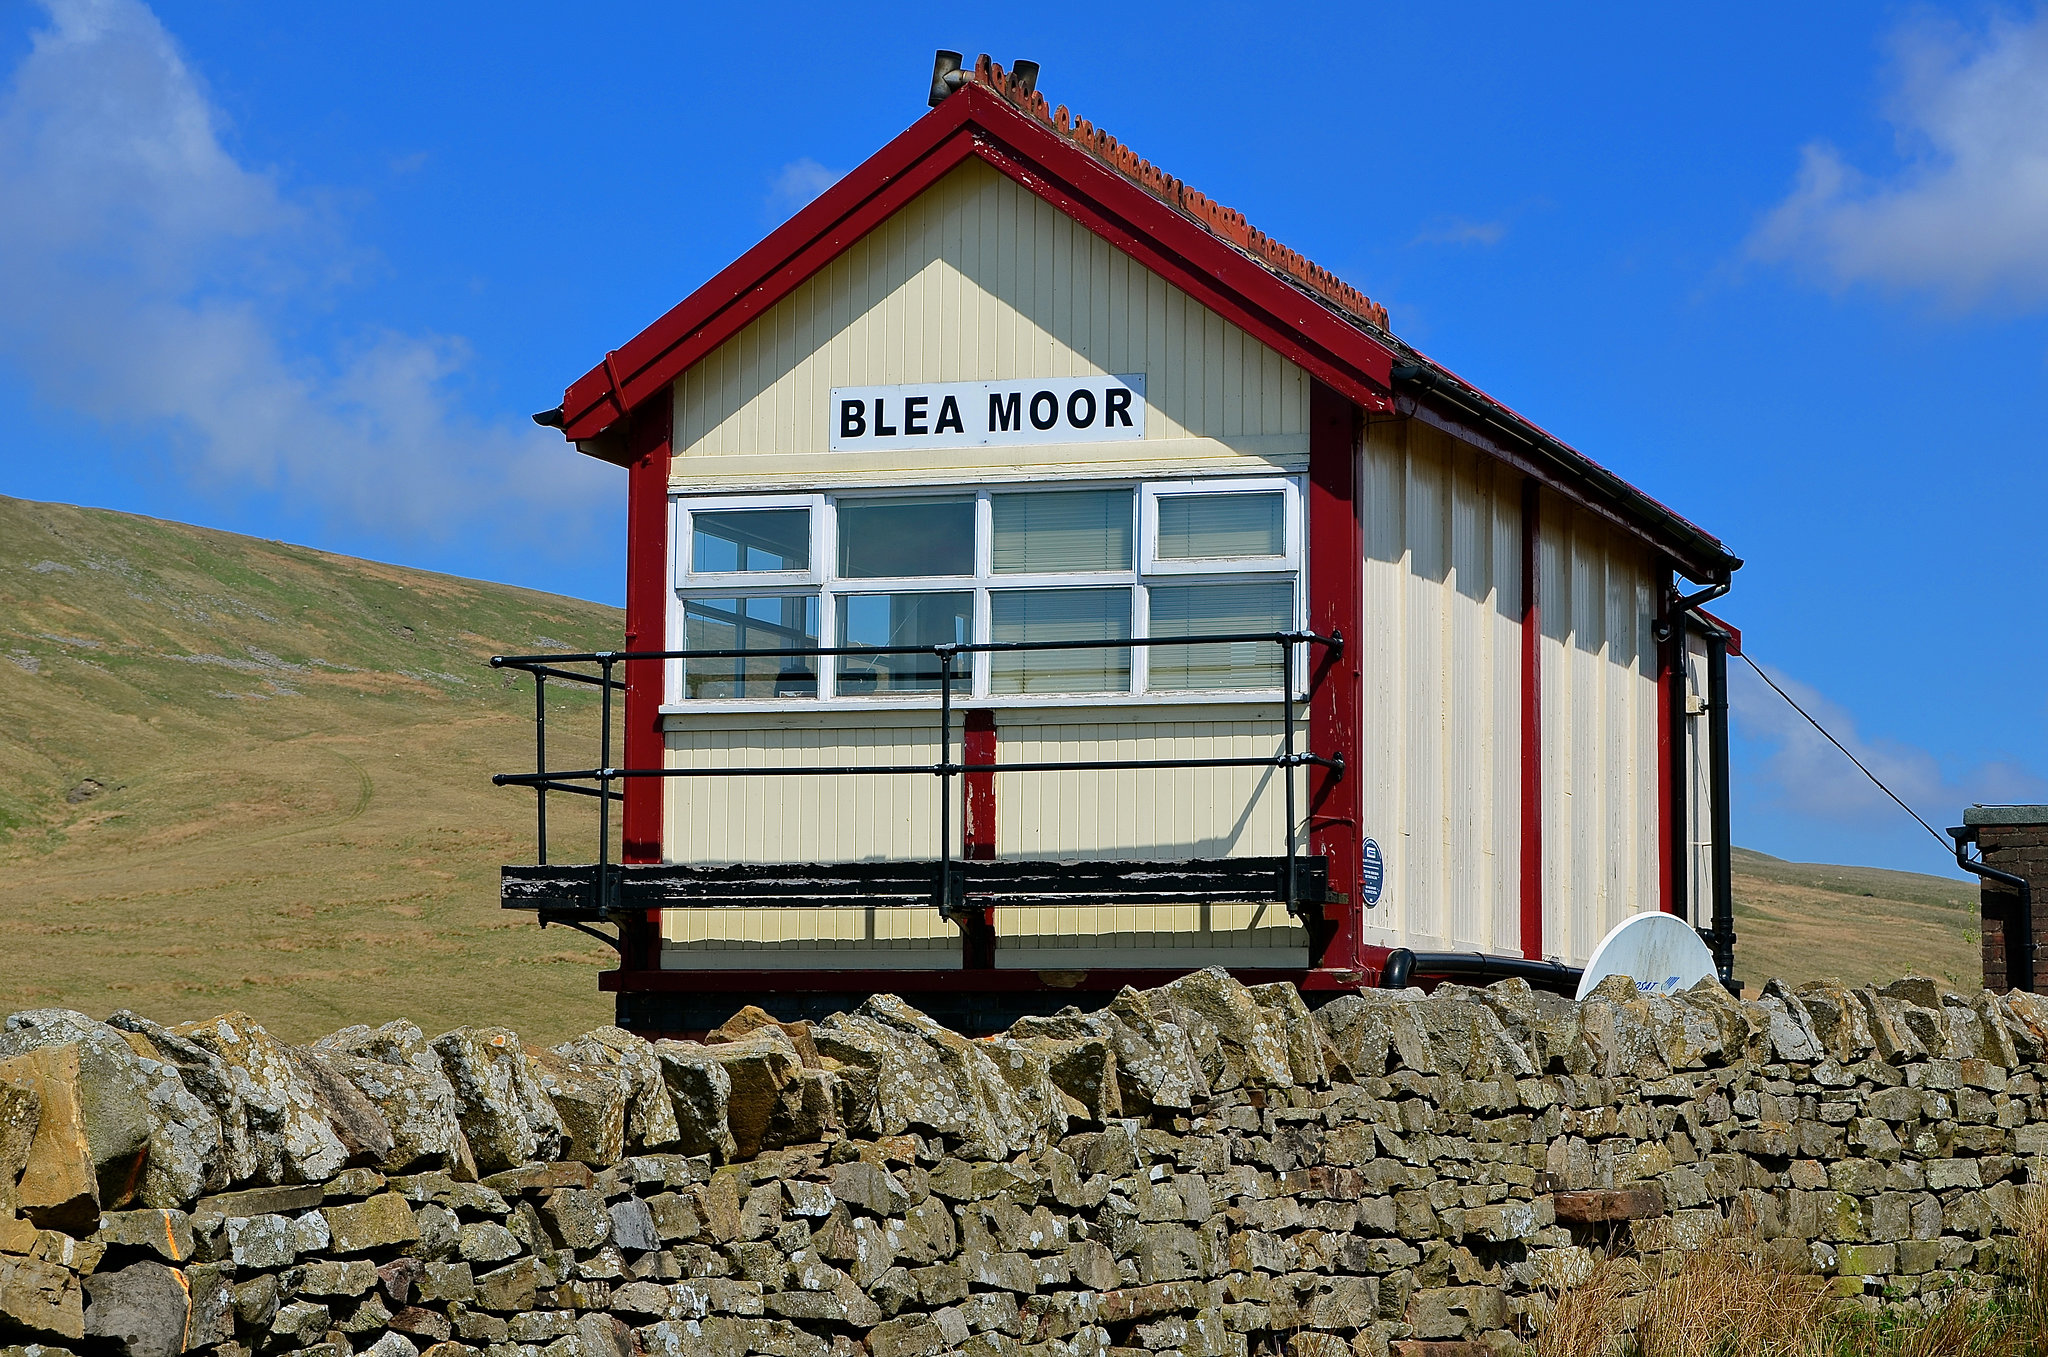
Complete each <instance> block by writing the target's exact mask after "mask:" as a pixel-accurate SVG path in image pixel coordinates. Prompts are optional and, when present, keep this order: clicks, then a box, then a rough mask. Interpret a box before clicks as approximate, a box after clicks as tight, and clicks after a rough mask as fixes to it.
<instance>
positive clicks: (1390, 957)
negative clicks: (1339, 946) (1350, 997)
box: [1380, 947, 1585, 997]
mask: <svg viewBox="0 0 2048 1357" xmlns="http://www.w3.org/2000/svg"><path fill="white" fill-rule="evenodd" d="M1418 974H1421V975H1427V976H1430V977H1432V978H1433V979H1438V980H1449V979H1453V978H1470V979H1474V980H1480V981H1493V980H1506V979H1508V978H1510V977H1511V976H1519V977H1521V978H1522V979H1524V980H1526V981H1528V982H1529V983H1530V984H1531V985H1534V986H1535V987H1536V988H1537V989H1547V990H1552V991H1554V992H1556V993H1558V994H1563V995H1566V996H1568V997H1575V996H1576V995H1577V994H1578V992H1579V977H1580V976H1582V975H1584V974H1585V972H1584V971H1582V970H1580V969H1579V968H1578V967H1576V966H1566V965H1564V964H1563V963H1561V962H1556V961H1529V960H1527V959H1525V958H1523V957H1518V956H1517V957H1507V956H1488V955H1487V954H1486V953H1484V952H1413V951H1410V950H1409V949H1408V948H1406V947H1396V948H1395V949H1394V950H1393V951H1391V952H1389V953H1387V960H1386V964H1385V965H1383V966H1381V967H1380V988H1381V989H1406V988H1408V986H1409V984H1410V983H1411V982H1412V979H1413V977H1414V976H1416V975H1418Z"/></svg>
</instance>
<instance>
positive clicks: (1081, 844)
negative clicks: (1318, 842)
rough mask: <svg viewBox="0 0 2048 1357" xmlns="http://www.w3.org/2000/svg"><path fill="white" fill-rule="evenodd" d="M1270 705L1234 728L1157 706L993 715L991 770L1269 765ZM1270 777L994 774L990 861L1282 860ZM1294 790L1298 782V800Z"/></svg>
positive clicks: (1265, 772) (1278, 786) (1273, 721)
mask: <svg viewBox="0 0 2048 1357" xmlns="http://www.w3.org/2000/svg"><path fill="white" fill-rule="evenodd" d="M1277 707H1278V704H1277V703H1275V704H1270V705H1268V706H1267V707H1266V708H1265V710H1269V711H1274V712H1275V714H1274V715H1273V716H1271V717H1270V718H1267V719H1254V718H1250V717H1248V718H1247V719H1245V720H1241V721H1213V720H1177V719H1175V718H1174V717H1173V715H1172V714H1171V713H1170V712H1161V711H1159V710H1158V709H1156V708H1155V709H1153V710H1152V711H1149V712H1148V711H1143V710H1140V711H1133V712H1130V713H1129V714H1128V715H1120V716H1115V717H1091V718H1088V719H1076V720H1071V721H1063V720H1059V719H1058V718H1057V717H1055V716H1053V714H1052V713H1049V712H1048V713H1044V714H1042V715H1041V717H1040V719H1038V720H1033V721H1029V722H1006V721H1004V719H1003V718H1002V716H1000V715H999V716H998V717H997V724H996V762H998V763H1014V762H1027V761H1028V762H1052V761H1058V760H1075V759H1196V758H1202V759H1212V758H1270V757H1272V756H1273V755H1275V754H1277V753H1279V752H1280V748H1281V722H1280V718H1279V715H1278V714H1277ZM1303 728H1304V731H1305V728H1306V722H1304V723H1303ZM1296 748H1297V749H1305V748H1307V737H1306V734H1305V733H1303V732H1300V731H1298V732H1297V734H1296ZM1280 776H1281V774H1280V771H1279V770H1278V769H1274V768H1185V769H1165V770H1157V771H1150V770H1145V771H1140V770H1133V771H1126V772H1107V773H1101V772H1078V773H998V774H997V775H996V856H997V857H1001V858H1023V859H1033V860H1040V861H1050V860H1058V859H1061V858H1094V859H1116V858H1137V859H1157V860H1172V859H1179V858H1227V857H1256V856H1260V855H1262V854H1277V853H1284V852H1286V851H1287V830H1286V805H1285V796H1286V792H1285V787H1284V786H1283V784H1282V783H1281V782H1280ZM1296 777H1297V779H1299V778H1300V777H1301V774H1300V773H1299V772H1298V771H1297V773H1296ZM1304 785H1305V784H1304V783H1303V782H1302V781H1299V780H1297V782H1296V784H1295V788H1296V792H1297V794H1299V793H1301V792H1302V789H1303V787H1304ZM1299 804H1302V805H1305V804H1306V799H1305V797H1301V798H1300V799H1299Z"/></svg>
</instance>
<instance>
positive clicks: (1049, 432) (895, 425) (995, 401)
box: [831, 372, 1145, 452]
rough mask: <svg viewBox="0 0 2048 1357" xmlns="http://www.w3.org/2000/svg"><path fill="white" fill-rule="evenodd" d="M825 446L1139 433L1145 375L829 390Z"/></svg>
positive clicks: (987, 444) (958, 444) (1082, 438)
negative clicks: (828, 433)
mask: <svg viewBox="0 0 2048 1357" xmlns="http://www.w3.org/2000/svg"><path fill="white" fill-rule="evenodd" d="M831 419H832V443H831V447H832V451H834V452H917V451H921V450H923V449H926V448H991V447H1011V446H1024V445H1028V444H1032V443H1121V442H1124V441H1126V440H1128V439H1135V438H1143V437H1144V436H1145V374H1144V373H1142V372H1138V373H1130V374H1128V375H1122V376H1116V377H1044V378H1040V379H1038V380H1036V381H1021V382H1018V381H1004V382H924V383H912V384H910V385H906V386H835V387H833V388H832V410H831Z"/></svg>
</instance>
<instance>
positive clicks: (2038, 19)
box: [1750, 11, 2048, 306]
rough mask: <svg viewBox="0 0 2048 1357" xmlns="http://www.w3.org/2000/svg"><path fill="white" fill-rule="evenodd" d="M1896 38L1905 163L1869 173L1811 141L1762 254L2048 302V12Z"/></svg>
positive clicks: (1954, 297) (1878, 279)
mask: <svg viewBox="0 0 2048 1357" xmlns="http://www.w3.org/2000/svg"><path fill="white" fill-rule="evenodd" d="M1894 46H1895V55H1896V58H1897V80H1896V86H1897V87H1896V90H1895V92H1894V94H1893V97H1892V99H1891V103H1890V109H1889V117H1890V120H1891V122H1892V123H1893V125H1894V126H1895V127H1896V129H1897V132H1898V142H1899V149H1900V153H1901V159H1902V162H1903V163H1902V165H1901V166H1900V167H1899V168H1898V169H1897V170H1896V171H1894V172H1892V173H1889V174H1885V175H1872V174H1866V173H1864V172H1862V171H1859V170H1858V169H1857V168H1856V167H1854V166H1852V165H1850V164H1848V163H1847V162H1845V161H1844V160H1843V158H1842V156H1841V153H1840V152H1839V151H1837V150H1836V149H1835V148H1834V147H1832V146H1829V145H1826V144H1824V143H1815V144H1813V145H1809V146H1807V147H1806V148H1805V151H1804V156H1803V162H1802V164H1801V166H1800V170H1799V175H1798V179H1797V182H1796V185H1795V187H1794V188H1793V190H1792V192H1791V194H1790V195H1789V196H1788V197H1787V198H1786V199H1785V200H1784V202H1782V203H1780V204H1779V205H1778V206H1777V207H1776V208H1775V209H1773V210H1772V211H1771V212H1770V214H1769V215H1768V216H1766V217H1765V218H1764V220H1763V222H1762V223H1761V224H1760V225H1759V226H1758V228H1757V230H1756V232H1755V234H1754V235H1753V236H1752V237H1751V240H1750V251H1751V253H1752V255H1754V256H1755V257H1758V258H1764V259H1775V260H1786V261H1791V262H1794V263H1797V264H1800V265H1803V266H1805V267H1808V268H1811V269H1813V270H1815V271H1817V272H1818V273H1820V274H1821V275H1822V276H1824V277H1826V278H1828V279H1829V280H1831V281H1832V282H1834V283H1835V284H1837V285H1846V284H1850V283H1858V282H1869V283H1875V284H1878V285H1880V286H1883V287H1889V288H1897V289H1912V290H1926V291H1930V292H1933V293H1936V294H1938V295H1940V296H1943V297H1944V298H1945V299H1947V300H1948V301H1950V302H1951V303H1953V304H1956V305H1960V306H1968V305H1973V304H1976V303H1979V302H1983V301H1986V300H1990V299H1993V298H1996V299H1998V300H1999V301H2001V302H2004V303H2005V304H2008V305H2010V304H2019V305H2031V304H2038V303H2040V302H2043V301H2048V11H2037V12H2036V13H2035V15H2034V17H2033V18H2032V20H2031V21H2024V22H2023V21H2020V20H2016V19H2012V18H2007V17H1994V18H1993V19H1992V20H1991V21H1990V23H1989V24H1988V26H1987V27H1986V28H1985V29H1984V30H1983V31H1982V32H1980V33H1974V34H1964V33H1962V32H1959V31H1958V30H1956V29H1954V28H1951V27H1939V26H1934V25H1931V24H1929V25H1920V26H1916V27H1911V28H1908V29H1905V30H1903V31H1902V32H1901V33H1900V34H1899V35H1898V37H1897V39H1896V41H1895V44H1894Z"/></svg>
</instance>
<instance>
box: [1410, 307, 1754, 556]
mask: <svg viewBox="0 0 2048 1357" xmlns="http://www.w3.org/2000/svg"><path fill="white" fill-rule="evenodd" d="M1404 347H1405V346H1404ZM1410 353H1411V354H1412V353H1413V351H1412V350H1410ZM1414 358H1415V359H1416V360H1418V361H1411V362H1405V363H1396V364H1395V365H1394V369H1393V380H1394V382H1395V384H1396V385H1397V386H1406V387H1408V388H1410V389H1411V390H1414V391H1421V392H1426V393H1428V394H1429V395H1432V396H1435V397H1437V398H1438V399H1440V400H1443V401H1444V402H1445V403H1447V404H1449V405H1453V406H1456V407H1457V408H1459V409H1460V410H1462V411H1463V412H1464V413H1465V414H1466V415H1467V416H1468V417H1470V418H1472V419H1473V420H1475V421H1477V422H1478V423H1480V424H1490V425H1492V426H1493V427H1494V428H1496V429H1498V430H1500V431H1501V432H1503V433H1505V434H1507V435H1508V436H1509V437H1511V438H1513V439H1515V440H1516V441H1517V442H1520V443H1522V444H1524V445H1526V446H1527V447H1528V448H1530V449H1531V450H1532V451H1534V452H1536V453H1537V454H1538V455H1539V456H1540V457H1541V458H1542V459H1543V460H1545V461H1547V462H1549V463H1550V464H1551V465H1552V467H1554V468H1555V469H1556V470H1558V471H1559V472H1560V473H1562V474H1563V476H1564V477H1565V479H1567V480H1577V481H1582V482H1585V483H1587V484H1588V485H1589V486H1591V487H1596V488H1597V489H1598V490H1599V491H1600V493H1601V494H1602V495H1604V496H1605V497H1606V498H1607V499H1608V501H1609V502H1610V503H1611V504H1613V505H1614V506H1615V507H1616V508H1618V509H1620V510H1621V511H1622V512H1623V513H1624V515H1625V516H1626V517H1629V518H1633V519H1636V520H1638V521H1642V522H1645V523H1647V524H1648V525H1650V526H1651V527H1652V528H1653V529H1655V530H1656V531H1657V532H1658V533H1659V534H1660V535H1662V536H1665V537H1667V538H1670V539H1672V540H1674V541H1676V542H1678V543H1681V544H1683V546H1684V547H1685V548H1687V550H1688V553H1689V554H1691V555H1693V556H1695V557H1696V558H1698V559H1700V560H1702V561H1706V562H1711V563H1716V564H1715V565H1714V567H1713V569H1712V570H1711V571H1710V574H1709V577H1708V578H1706V579H1703V580H1701V581H1700V582H1701V583H1703V584H1718V585H1723V586H1725V585H1727V584H1728V583H1729V582H1730V581H1731V580H1732V578H1733V576H1734V574H1735V572H1736V571H1737V570H1739V569H1741V568H1742V559H1741V558H1740V557H1739V556H1733V555H1730V554H1729V552H1728V548H1726V547H1724V546H1723V545H1721V543H1720V541H1719V540H1718V539H1716V538H1714V537H1711V536H1709V535H1708V534H1707V533H1706V532H1704V531H1703V530H1701V529H1700V528H1699V527H1697V526H1695V525H1694V524H1692V523H1689V522H1687V521H1686V520H1685V519H1683V518H1681V517H1679V516H1678V515H1677V514H1675V513H1673V512H1672V511H1671V510H1669V509H1667V508H1665V507H1664V506H1663V505H1661V504H1659V503H1657V501H1655V500H1653V499H1651V498H1650V497H1649V496H1647V495H1645V494H1644V493H1643V492H1642V491H1640V490H1638V489H1636V488H1635V487H1634V486H1632V485H1630V484H1629V483H1628V482H1627V481H1625V480H1623V479H1622V478H1621V477H1619V476H1617V475H1615V474H1614V473H1613V472H1611V471H1609V470H1608V469H1607V468H1606V467H1603V466H1601V465H1600V464H1599V463H1598V462H1595V461H1594V460H1592V459H1591V458H1590V457H1587V456H1586V455H1585V454H1584V453H1582V452H1580V451H1579V450H1578V449H1576V448H1574V447H1572V446H1571V445H1570V444H1568V443H1563V442H1560V441H1559V440H1558V439H1556V438H1553V437H1552V436H1551V435H1549V434H1547V433H1545V432H1544V431H1543V430H1542V429H1539V428H1537V427H1536V426H1535V425H1534V424H1531V423H1530V422H1529V421H1528V420H1526V419H1524V418H1522V417H1521V416H1520V415H1518V414H1516V413H1515V412H1514V411H1513V410H1510V409H1508V408H1507V407H1506V406H1505V405H1502V404H1501V403H1500V402H1499V401H1497V400H1495V399H1493V398H1492V397H1491V396H1489V395H1487V394H1486V393H1485V392H1483V391H1480V390H1478V389H1477V388H1475V387H1472V386H1470V385H1468V384H1467V383H1465V382H1463V381H1461V380H1459V379H1458V378H1456V377H1453V376H1452V375H1451V374H1450V373H1448V372H1446V371H1444V370H1443V369H1442V368H1440V367H1438V366H1437V365H1436V364H1434V363H1431V362H1429V361H1428V360H1426V359H1422V357H1421V355H1420V354H1414Z"/></svg>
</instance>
